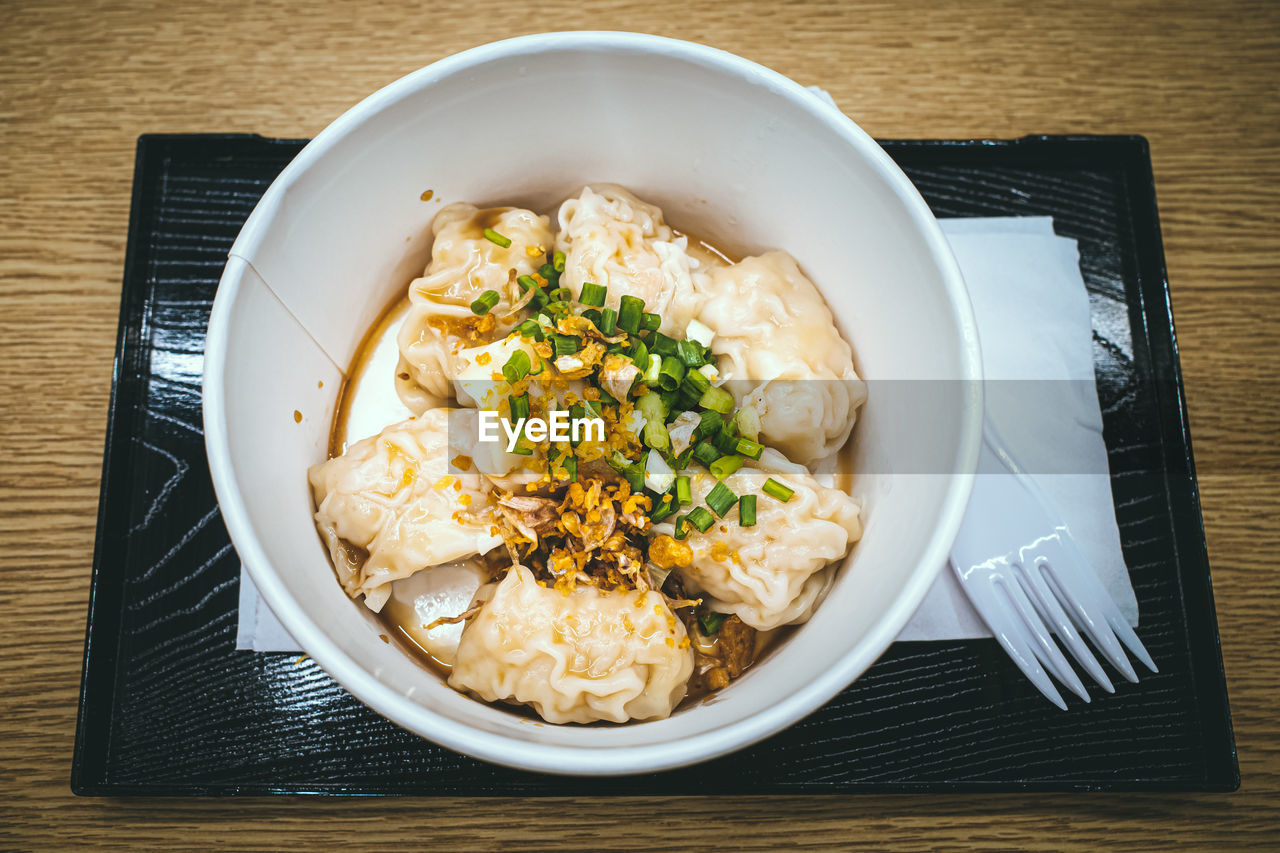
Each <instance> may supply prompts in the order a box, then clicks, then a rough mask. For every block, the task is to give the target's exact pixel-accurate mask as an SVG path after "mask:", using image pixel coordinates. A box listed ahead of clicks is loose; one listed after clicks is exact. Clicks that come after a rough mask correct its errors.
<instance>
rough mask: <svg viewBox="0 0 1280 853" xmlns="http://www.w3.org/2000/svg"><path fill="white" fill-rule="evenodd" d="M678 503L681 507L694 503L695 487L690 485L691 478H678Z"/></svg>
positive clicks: (682, 476)
mask: <svg viewBox="0 0 1280 853" xmlns="http://www.w3.org/2000/svg"><path fill="white" fill-rule="evenodd" d="M676 502H677V503H678V504H680V506H688V505H689V504H691V503H693V487H692V486H691V485H690V483H689V478H688V477H686V476H684V475H681V476H679V477H676Z"/></svg>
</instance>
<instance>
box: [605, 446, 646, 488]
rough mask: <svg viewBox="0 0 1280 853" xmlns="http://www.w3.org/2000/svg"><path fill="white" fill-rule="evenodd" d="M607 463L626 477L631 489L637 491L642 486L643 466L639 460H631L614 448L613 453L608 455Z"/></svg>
mask: <svg viewBox="0 0 1280 853" xmlns="http://www.w3.org/2000/svg"><path fill="white" fill-rule="evenodd" d="M609 464H610V465H611V466H612V467H613V470H615V471H617V472H618V473H619V474H621V475H622V476H623V477H625V478H626V479H627V482H628V483H630V484H631V491H633V492H639V491H640V490H642V489H643V488H644V466H643V465H641V464H640V463H639V462H632V461H631V460H630V459H628V458H627V457H625V456H623V455H622V453H621V452H619V451H617V450H615V451H613V455H612V456H611V457H609Z"/></svg>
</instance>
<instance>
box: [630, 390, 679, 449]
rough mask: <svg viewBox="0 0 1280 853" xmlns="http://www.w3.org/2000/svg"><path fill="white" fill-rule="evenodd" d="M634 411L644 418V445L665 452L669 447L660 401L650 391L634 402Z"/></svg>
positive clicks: (664, 416) (669, 439)
mask: <svg viewBox="0 0 1280 853" xmlns="http://www.w3.org/2000/svg"><path fill="white" fill-rule="evenodd" d="M636 410H637V411H639V412H640V414H641V415H642V416H643V417H644V420H645V424H644V443H645V444H647V445H648V446H649V447H652V448H653V449H654V450H666V449H667V448H668V447H670V446H671V437H670V436H669V435H668V434H667V424H666V417H667V412H666V409H665V408H664V407H663V405H662V399H661V398H660V397H659V396H658V395H657V394H655V393H653V392H652V391H650V392H649V393H648V394H645V395H644V396H642V397H641V398H640V399H639V400H637V401H636Z"/></svg>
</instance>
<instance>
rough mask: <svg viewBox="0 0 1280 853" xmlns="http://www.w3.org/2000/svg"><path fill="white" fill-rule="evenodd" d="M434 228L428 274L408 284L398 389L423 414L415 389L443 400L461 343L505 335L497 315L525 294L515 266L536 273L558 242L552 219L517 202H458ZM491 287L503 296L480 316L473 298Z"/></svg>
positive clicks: (439, 216) (444, 211) (438, 216)
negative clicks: (504, 241)
mask: <svg viewBox="0 0 1280 853" xmlns="http://www.w3.org/2000/svg"><path fill="white" fill-rule="evenodd" d="M432 228H433V229H434V231H435V242H434V243H432V246H431V262H430V263H429V264H428V265H427V270H426V273H425V275H424V276H423V277H422V278H419V279H415V280H414V281H413V282H412V283H410V285H409V303H410V307H409V313H408V316H406V317H405V320H404V324H403V325H402V326H401V327H400V334H399V337H398V338H397V343H398V344H399V347H400V355H401V358H402V364H401V367H400V368H399V381H397V383H396V388H397V390H398V391H399V392H400V396H401V399H402V400H404V404H405V405H406V406H408V407H409V408H410V409H411V410H412V411H415V412H421V411H422V409H421V408H419V407H420V406H422V405H423V398H422V396H421V395H420V394H417V393H415V389H414V386H417V387H418V388H421V389H423V390H425V391H426V392H427V393H428V394H430V395H433V396H434V397H436V398H441V399H443V398H447V397H448V396H449V379H450V378H451V377H452V376H453V375H454V370H453V368H454V365H453V363H452V361H451V359H452V355H453V352H454V350H455V349H456V348H457V347H459V346H462V345H464V343H465V344H474V343H476V342H481V341H487V340H490V339H492V338H494V337H496V336H497V335H500V334H502V332H503V331H504V330H502V329H499V328H498V323H497V320H498V317H499V316H501V315H502V314H504V313H505V312H506V309H508V308H510V306H511V304H512V303H511V299H513V298H518V297H517V296H515V293H516V289H515V286H514V284H513V283H512V282H513V281H514V277H513V276H512V274H511V273H512V271H513V270H514V272H515V275H516V276H521V275H528V274H531V273H533V272H535V271H536V270H537V269H538V268H539V267H540V266H541V265H542V264H543V263H545V262H546V257H545V253H546V252H547V251H548V250H549V249H550V248H551V244H552V234H551V221H550V220H549V219H548V218H547V217H546V216H539V215H537V214H536V213H534V212H532V211H529V210H523V209H521V208H517V207H492V208H485V209H481V208H478V207H476V206H475V205H473V204H465V203H457V204H451V205H449V206H447V207H445V208H443V209H442V210H441V211H440V212H439V213H437V214H436V217H435V219H434V220H433V222H432ZM486 228H490V229H492V230H494V231H497V232H498V233H499V234H501V235H502V236H503V237H506V238H508V239H509V240H510V241H511V245H510V246H508V247H505V248H504V247H502V246H499V245H498V244H496V243H494V242H491V241H490V240H488V239H486V238H485V236H484V229H486ZM530 252H532V254H530ZM486 290H496V291H497V292H498V294H499V295H500V296H501V297H502V300H501V301H500V302H499V303H498V304H497V306H496V307H494V308H493V309H492V310H490V312H489V313H488V314H486V315H485V316H483V317H477V316H476V315H474V314H473V313H472V312H471V303H472V302H474V301H475V299H476V298H477V297H478V296H480V294H482V293H484V292H485V291H486ZM405 374H407V375H408V377H409V378H408V379H407V380H406V379H404V375H405Z"/></svg>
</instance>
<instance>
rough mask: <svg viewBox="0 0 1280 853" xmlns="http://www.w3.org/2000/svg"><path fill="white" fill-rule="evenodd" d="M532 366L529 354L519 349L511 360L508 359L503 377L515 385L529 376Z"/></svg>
mask: <svg viewBox="0 0 1280 853" xmlns="http://www.w3.org/2000/svg"><path fill="white" fill-rule="evenodd" d="M531 366H532V365H531V364H530V363H529V354H528V353H527V352H525V351H524V350H522V349H518V350H516V351H515V352H513V353H511V358H509V359H507V363H506V364H504V365H502V375H503V376H505V377H507V381H508V382H510V383H511V384H513V385H514V384H515V383H517V382H519V381H520V380H521V379H523V378H525V377H526V376H528V375H529V368H530V367H531Z"/></svg>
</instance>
